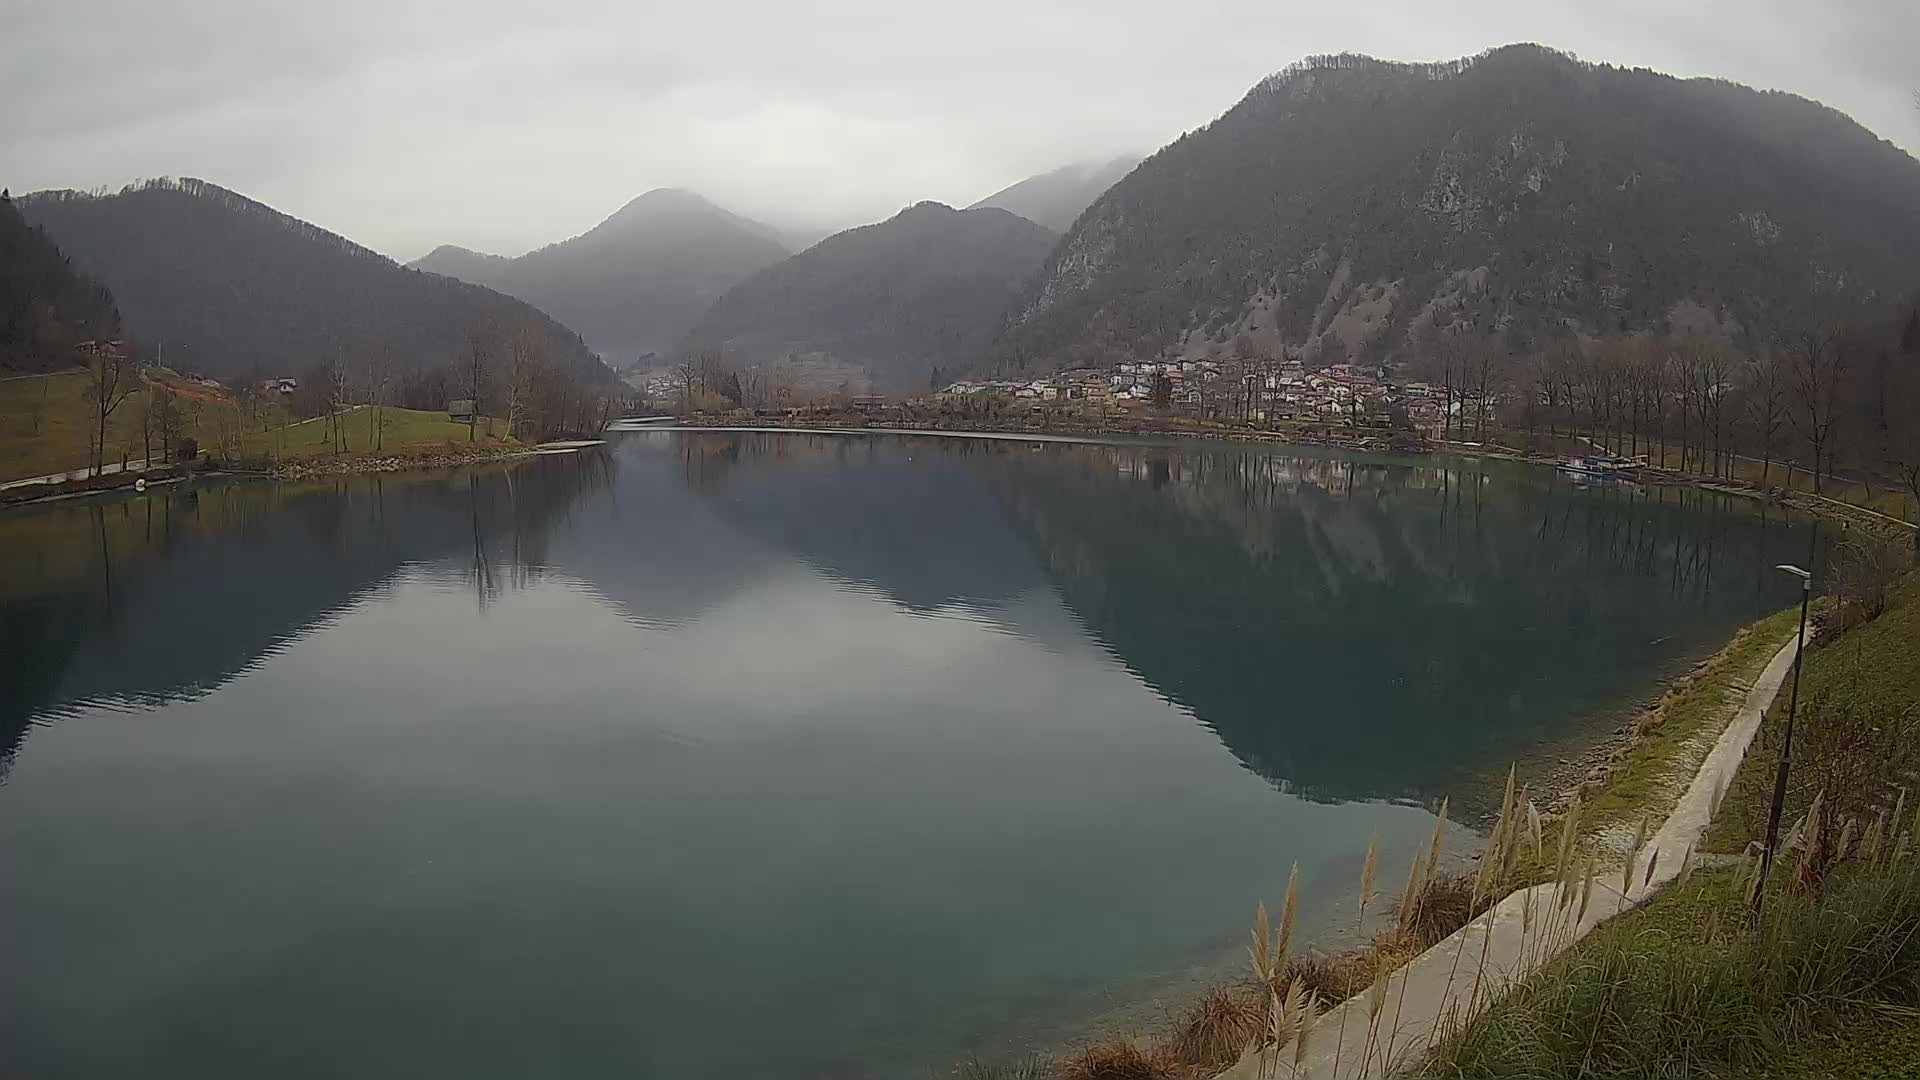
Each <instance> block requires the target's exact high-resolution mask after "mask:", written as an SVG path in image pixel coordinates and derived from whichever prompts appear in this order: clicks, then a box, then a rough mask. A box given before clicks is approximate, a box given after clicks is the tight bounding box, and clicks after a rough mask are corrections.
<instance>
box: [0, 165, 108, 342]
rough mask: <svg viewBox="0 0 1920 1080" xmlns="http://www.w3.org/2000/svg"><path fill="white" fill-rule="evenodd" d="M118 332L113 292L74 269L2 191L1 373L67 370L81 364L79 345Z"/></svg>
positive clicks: (0, 259) (0, 236) (0, 257)
mask: <svg viewBox="0 0 1920 1080" xmlns="http://www.w3.org/2000/svg"><path fill="white" fill-rule="evenodd" d="M119 333H120V313H119V312H117V311H115V310H114V307H113V294H112V293H110V292H108V291H107V287H106V286H104V285H102V284H100V283H99V282H98V281H95V280H94V279H93V278H90V277H88V276H87V275H85V274H83V273H81V272H79V271H78V270H75V269H74V267H73V264H72V263H71V262H69V261H68V259H67V257H66V256H65V255H62V254H61V253H60V249H59V248H58V247H57V246H55V245H54V243H53V241H52V240H49V239H48V238H47V235H46V233H45V232H43V231H42V230H40V229H37V228H34V227H33V226H31V225H28V224H27V221H26V219H25V218H24V217H22V216H20V211H19V209H18V208H17V207H15V206H14V204H13V199H12V197H11V196H10V195H9V194H8V193H7V192H4V191H0V371H8V372H39V371H52V370H54V369H57V368H62V367H67V366H69V365H72V364H74V363H77V362H78V355H77V354H76V352H75V350H74V346H75V345H77V344H78V343H80V342H82V341H86V340H88V339H106V338H114V337H117V336H119Z"/></svg>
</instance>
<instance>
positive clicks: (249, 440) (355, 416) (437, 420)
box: [240, 407, 516, 461]
mask: <svg viewBox="0 0 1920 1080" xmlns="http://www.w3.org/2000/svg"><path fill="white" fill-rule="evenodd" d="M380 411H381V412H382V413H383V414H384V420H383V430H382V431H381V432H380V433H379V437H378V439H377V440H376V438H375V433H374V415H375V410H373V409H372V408H367V407H362V408H357V409H354V410H353V411H351V412H348V413H346V414H344V415H343V416H341V418H340V426H341V428H342V431H343V432H344V434H345V443H346V452H347V454H349V455H360V454H370V453H374V452H375V445H376V442H377V444H378V447H379V451H378V452H380V453H388V452H393V453H400V452H417V451H420V450H423V449H428V448H437V447H450V448H453V449H463V448H467V447H475V448H489V449H498V448H500V447H503V446H510V445H516V444H515V443H514V441H513V440H509V439H507V438H505V437H504V435H502V434H501V432H502V431H503V430H504V428H505V425H504V424H502V423H501V422H500V421H498V420H492V419H489V418H487V417H482V418H481V419H480V421H479V423H478V424H476V425H475V427H474V429H473V432H472V437H471V439H470V438H469V436H468V430H467V425H465V424H459V423H455V422H453V421H452V420H449V419H447V414H446V413H444V412H438V411H428V412H423V411H419V410H415V409H395V408H387V409H384V410H380ZM490 431H491V433H490ZM240 452H241V456H243V457H247V458H270V459H274V460H280V461H303V460H310V459H313V458H322V457H328V456H331V455H333V454H335V453H336V452H337V451H336V449H335V444H334V443H333V441H332V436H331V432H329V430H328V424H327V421H326V420H325V418H316V419H313V420H303V421H299V422H297V423H293V424H289V425H286V426H283V427H276V428H274V429H272V430H268V431H251V432H249V433H247V435H246V436H245V437H243V438H242V440H241V443H240Z"/></svg>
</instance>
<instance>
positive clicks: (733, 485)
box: [674, 432, 1047, 611]
mask: <svg viewBox="0 0 1920 1080" xmlns="http://www.w3.org/2000/svg"><path fill="white" fill-rule="evenodd" d="M674 452H675V453H677V454H678V455H680V456H681V457H682V458H683V460H684V461H685V462H686V463H687V466H686V476H687V478H688V484H689V486H690V487H691V488H693V490H695V491H696V492H697V493H698V494H700V495H702V496H704V497H703V498H702V500H701V502H702V505H703V506H704V507H705V508H706V509H708V510H709V511H711V512H712V513H713V514H714V515H715V516H716V517H718V518H719V519H720V520H722V521H724V522H726V523H727V525H728V526H729V527H731V528H733V529H736V530H738V531H739V532H740V533H742V534H744V535H747V536H751V537H753V538H754V539H756V540H757V541H759V542H761V543H764V544H767V545H769V546H771V547H774V548H777V549H780V550H784V551H788V552H791V553H793V554H794V555H797V556H799V557H800V558H802V559H804V560H805V561H807V562H808V563H809V564H811V565H813V566H814V567H816V568H817V569H819V570H820V571H822V572H823V573H826V574H827V575H829V576H831V577H834V578H837V579H839V580H842V581H847V582H851V583H854V584H857V585H863V586H868V587H871V588H874V589H878V590H880V591H882V592H884V593H886V595H887V596H889V597H890V598H891V599H893V600H894V602H896V603H898V604H901V605H902V606H904V607H906V608H908V609H910V610H914V611H931V610H934V609H936V608H940V607H943V606H946V605H949V604H954V603H965V604H972V605H978V606H989V607H990V606H994V605H998V604H1003V603H1006V602H1007V601H1010V600H1012V599H1013V598H1014V597H1016V596H1019V595H1020V594H1022V593H1025V592H1028V591H1031V590H1033V589H1038V588H1045V587H1046V585H1047V580H1046V578H1045V576H1044V575H1042V574H1040V573H1039V572H1038V570H1037V568H1036V567H1035V566H1034V565H1033V560H1032V559H1031V558H1030V557H1029V555H1028V553H1027V551H1026V548H1025V546H1024V545H1023V544H1022V543H1021V541H1020V539H1019V537H1017V536H1015V535H1013V534H1012V533H1010V532H1009V531H1008V530H1007V528H1006V525H1005V522H1004V520H1003V518H1002V515H1001V513H1000V511H999V507H998V502H997V498H996V496H995V493H994V489H993V486H992V485H991V483H990V477H989V476H988V475H986V474H984V473H983V472H982V471H981V470H980V469H979V468H977V467H976V464H977V462H979V461H981V460H990V459H994V458H998V457H1002V456H1004V455H1006V454H1007V453H1009V452H1010V451H1009V449H1008V448H1007V446H1006V445H1005V444H998V445H996V444H986V443H974V442H967V441H962V440H930V439H903V438H900V437H898V436H893V435H879V436H872V437H858V436H854V437H849V436H840V435H807V434H802V433H796V434H772V435H770V434H751V433H749V434H732V433H719V432H712V433H708V432H700V433H688V434H684V435H678V436H675V444H674ZM1020 452H1022V453H1024V452H1025V450H1024V448H1022V450H1021V451H1020Z"/></svg>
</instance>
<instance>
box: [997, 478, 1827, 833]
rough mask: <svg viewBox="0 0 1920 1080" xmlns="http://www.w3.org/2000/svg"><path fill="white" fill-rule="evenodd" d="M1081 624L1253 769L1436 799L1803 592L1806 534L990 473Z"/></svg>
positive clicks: (1628, 498) (1636, 507)
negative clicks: (1787, 561)
mask: <svg viewBox="0 0 1920 1080" xmlns="http://www.w3.org/2000/svg"><path fill="white" fill-rule="evenodd" d="M999 483H1000V491H1001V493H1002V495H1003V497H1004V500H1005V504H1006V505H1007V507H1008V508H1009V510H1010V513H1011V515H1012V517H1013V519H1014V520H1015V521H1016V523H1017V526H1016V527H1017V528H1018V530H1019V531H1020V532H1021V533H1022V534H1023V535H1024V536H1026V537H1027V539H1028V541H1029V542H1030V543H1031V544H1032V545H1033V549H1034V550H1035V551H1036V552H1037V553H1038V554H1039V556H1040V558H1041V559H1042V560H1043V561H1044V563H1045V564H1046V566H1047V568H1048V572H1049V573H1050V574H1051V575H1052V576H1053V578H1054V579H1055V580H1056V581H1057V582H1058V583H1059V585H1060V588H1061V590H1062V592H1063V594H1064V595H1065V597H1066V599H1067V601H1068V603H1069V604H1071V605H1072V607H1073V608H1074V610H1075V611H1076V612H1077V613H1078V615H1079V616H1080V618H1081V620H1082V621H1083V622H1084V623H1085V624H1086V626H1087V627H1088V628H1089V629H1090V630H1091V631H1092V632H1093V633H1094V634H1095V635H1097V636H1098V637H1100V638H1101V639H1102V640H1103V641H1105V642H1106V643H1107V644H1108V645H1109V646H1110V647H1111V648H1112V650H1113V652H1114V653H1115V655H1116V656H1118V657H1119V658H1121V659H1122V660H1123V661H1124V662H1125V663H1126V664H1127V665H1128V666H1129V667H1130V668H1132V669H1133V670H1135V671H1136V672H1138V673H1139V674H1140V675H1141V676H1142V677H1143V678H1144V679H1145V680H1146V681H1147V682H1148V683H1150V684H1152V685H1153V686H1154V687H1156V688H1157V689H1158V690H1159V691H1160V692H1161V693H1162V694H1163V695H1165V696H1166V697H1167V698H1168V699H1169V700H1172V701H1175V702H1178V703H1180V704H1182V705H1185V706H1186V707H1188V708H1190V709H1191V710H1192V711H1193V713H1194V714H1195V715H1196V716H1197V717H1198V718H1199V719H1200V720H1201V721H1202V722H1204V723H1206V724H1207V725H1209V726H1210V727H1212V728H1213V729H1214V730H1215V731H1216V732H1218V734H1219V736H1220V738H1221V740H1222V741H1223V742H1224V743H1225V744H1226V745H1227V747H1228V748H1229V749H1230V750H1231V751H1232V752H1233V753H1234V754H1235V755H1236V756H1238V757H1239V758H1240V759H1241V760H1242V761H1244V762H1245V763H1246V764H1247V765H1248V767H1249V768H1252V769H1254V770H1255V771H1256V772H1259V773H1261V774H1262V775H1265V776H1267V777H1269V778H1271V779H1273V780H1275V781H1278V782H1282V783H1285V784H1287V785H1289V786H1291V787H1294V788H1295V789H1297V790H1300V791H1302V792H1303V793H1306V794H1309V795H1314V796H1319V797H1326V798H1346V797H1357V796H1368V795H1380V794H1406V793H1409V792H1439V791H1443V790H1447V789H1448V788H1449V787H1451V786H1457V783H1458V780H1459V779H1460V778H1461V777H1462V775H1463V774H1465V773H1468V772H1471V771H1475V770H1479V769H1484V768H1486V767H1487V766H1488V765H1489V764H1490V762H1491V759H1492V758H1494V757H1495V756H1497V755H1499V754H1503V753H1511V748H1513V747H1515V746H1527V745H1538V746H1550V745H1552V744H1554V743H1555V742H1556V741H1558V740H1559V739H1562V738H1565V737H1566V736H1567V735H1569V734H1571V733H1572V732H1570V731H1569V727H1568V725H1569V718H1570V717H1582V716H1585V717H1589V718H1594V719H1597V718H1598V715H1599V714H1604V713H1605V712H1607V711H1608V710H1609V709H1610V708H1611V707H1615V706H1617V705H1618V704H1619V703H1620V702H1622V701H1623V700H1624V699H1625V698H1626V697H1628V696H1629V695H1631V694H1633V693H1635V692H1636V690H1638V689H1640V688H1641V687H1643V686H1644V680H1645V678H1646V672H1648V671H1649V670H1657V669H1659V668H1660V667H1661V666H1664V664H1665V663H1666V662H1668V661H1670V660H1671V658H1673V657H1675V656H1684V655H1687V654H1689V653H1697V652H1699V651H1703V650H1706V649H1710V648H1712V647H1713V646H1715V645H1717V643H1718V642H1719V641H1720V640H1722V639H1723V638H1724V637H1725V636H1726V635H1727V634H1728V633H1729V632H1730V631H1731V629H1732V628H1733V627H1734V626H1735V625H1738V624H1739V623H1740V622H1743V621H1745V620H1747V619H1750V618H1752V617H1755V616H1757V615H1758V614H1761V613H1763V612H1765V611H1768V610H1772V609H1773V608H1777V607H1779V606H1782V605H1784V603H1785V602H1786V601H1787V600H1789V599H1791V596H1790V595H1788V593H1789V592H1790V590H1785V589H1782V588H1781V587H1780V584H1779V582H1778V581H1774V580H1772V578H1773V577H1775V576H1777V575H1771V574H1769V572H1768V571H1767V570H1766V569H1765V568H1766V567H1768V566H1770V565H1772V564H1773V563H1774V562H1777V561H1780V560H1781V559H1783V558H1786V557H1789V556H1790V555H1793V554H1794V553H1795V552H1798V553H1799V554H1798V557H1799V558H1804V555H1805V552H1804V548H1802V547H1801V545H1802V544H1804V542H1805V541H1804V536H1805V534H1804V532H1803V531H1800V530H1795V529H1790V528H1788V527H1787V526H1786V525H1784V524H1783V523H1782V522H1781V521H1780V520H1779V519H1778V518H1777V517H1775V518H1772V519H1771V520H1769V519H1767V518H1765V517H1763V516H1761V514H1760V513H1758V512H1755V511H1753V510H1751V509H1747V508H1745V507H1743V506H1736V505H1730V504H1729V502H1728V501H1727V500H1726V499H1724V498H1723V497H1719V496H1710V495H1703V494H1702V493H1699V492H1694V491H1690V490H1683V489H1660V488H1646V489H1641V488H1632V487H1625V486H1620V487H1610V488H1602V489H1594V490H1585V489H1579V488H1576V487H1573V486H1571V485H1569V484H1568V483H1567V482H1566V481H1565V480H1564V479H1563V478H1560V477H1558V476H1556V475H1555V474H1553V473H1551V472H1548V471H1545V470H1537V469H1527V468H1521V467H1514V466H1506V465H1499V464H1471V463H1459V462H1449V463H1436V464H1431V465H1429V464H1418V465H1415V464H1409V463H1405V462H1394V461H1388V460H1374V461H1356V460H1350V459H1338V458H1330V457H1312V456H1301V455H1296V454H1284V453H1267V452H1258V451H1252V452H1239V451H1219V450H1202V449H1197V448H1196V449H1187V448H1178V449H1165V448H1162V449H1152V448H1142V447H1102V446H1081V447H1072V448H1065V449H1062V450H1061V451H1059V452H1057V453H1053V454H1049V455H1045V456H1044V457H1039V456H1036V457H1035V458H1033V459H1032V460H1023V461H1021V462H1019V463H1018V466H1017V467H1014V466H1009V467H1006V468H1004V469H1001V470H1000V471H999Z"/></svg>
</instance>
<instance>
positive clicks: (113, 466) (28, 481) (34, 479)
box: [0, 458, 160, 491]
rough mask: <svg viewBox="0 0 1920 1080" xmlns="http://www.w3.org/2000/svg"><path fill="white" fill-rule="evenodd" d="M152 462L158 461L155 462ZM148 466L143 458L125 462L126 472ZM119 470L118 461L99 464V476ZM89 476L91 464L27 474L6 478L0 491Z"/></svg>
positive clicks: (108, 474)
mask: <svg viewBox="0 0 1920 1080" xmlns="http://www.w3.org/2000/svg"><path fill="white" fill-rule="evenodd" d="M154 464H160V463H158V462H155V463H154ZM150 467H151V466H150V465H149V463H148V462H147V460H146V459H144V458H142V459H141V460H139V461H129V462H127V471H128V472H142V471H144V470H146V469H148V468H150ZM119 471H120V463H119V462H117V461H110V462H107V463H106V464H104V465H102V466H100V475H101V476H112V475H113V474H114V473H117V472H119ZM91 476H93V466H91V465H83V466H81V467H80V468H78V469H69V470H67V471H66V472H57V473H48V474H47V475H45V476H29V477H25V478H23V479H20V480H8V481H7V482H6V483H4V484H0V491H10V490H12V489H13V488H23V487H33V486H34V485H36V484H58V483H60V482H62V481H64V480H85V479H88V478H90V477H91Z"/></svg>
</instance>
